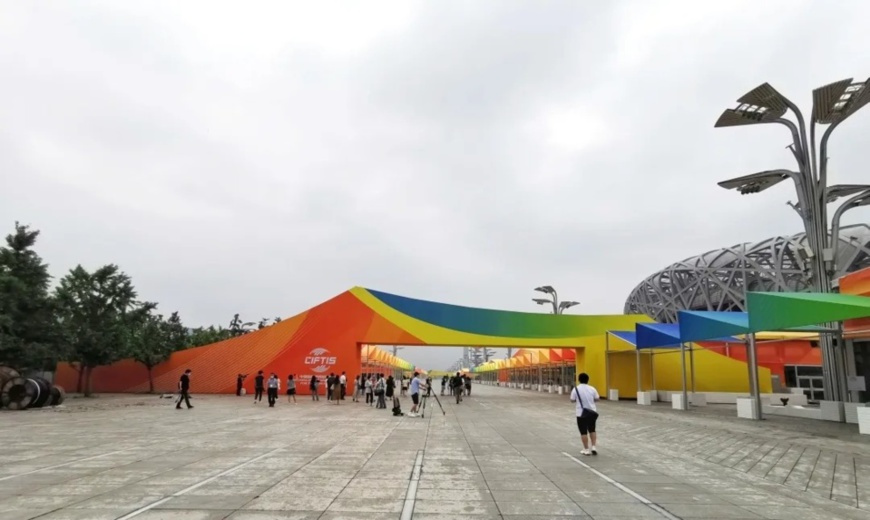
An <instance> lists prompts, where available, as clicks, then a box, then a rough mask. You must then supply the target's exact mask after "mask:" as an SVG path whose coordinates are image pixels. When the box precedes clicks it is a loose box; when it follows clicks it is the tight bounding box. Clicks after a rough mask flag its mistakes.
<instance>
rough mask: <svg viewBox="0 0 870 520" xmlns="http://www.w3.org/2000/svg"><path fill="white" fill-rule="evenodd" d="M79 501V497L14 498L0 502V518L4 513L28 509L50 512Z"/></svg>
mask: <svg viewBox="0 0 870 520" xmlns="http://www.w3.org/2000/svg"><path fill="white" fill-rule="evenodd" d="M81 500H82V498H81V497H77V496H67V495H59V496H51V495H32V496H22V495H19V496H14V497H10V498H7V499H4V500H0V518H3V516H2V515H3V514H5V513H4V511H6V512H8V511H24V510H30V509H34V510H37V509H39V510H43V509H44V510H48V511H52V510H55V509H58V508H61V507H68V506H70V505H71V504H75V503H76V502H78V501H81Z"/></svg>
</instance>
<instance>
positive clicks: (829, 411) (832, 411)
mask: <svg viewBox="0 0 870 520" xmlns="http://www.w3.org/2000/svg"><path fill="white" fill-rule="evenodd" d="M819 408H821V410H822V420H823V421H832V422H846V408H845V407H844V406H843V401H820V402H819Z"/></svg>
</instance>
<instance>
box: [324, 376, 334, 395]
mask: <svg viewBox="0 0 870 520" xmlns="http://www.w3.org/2000/svg"><path fill="white" fill-rule="evenodd" d="M334 386H335V373H333V372H330V373H329V375H328V376H326V400H327V401H331V400H332V387H334Z"/></svg>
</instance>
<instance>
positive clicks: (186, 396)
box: [175, 368, 193, 410]
mask: <svg viewBox="0 0 870 520" xmlns="http://www.w3.org/2000/svg"><path fill="white" fill-rule="evenodd" d="M191 373H192V371H191V370H190V369H189V368H188V369H187V370H185V371H184V373H183V374H181V377H180V378H179V379H178V402H177V403H175V409H176V410H181V401H184V404H186V405H187V409H188V410H190V409H191V408H193V405H192V404H190V374H191Z"/></svg>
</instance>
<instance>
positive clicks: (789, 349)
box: [701, 340, 822, 384]
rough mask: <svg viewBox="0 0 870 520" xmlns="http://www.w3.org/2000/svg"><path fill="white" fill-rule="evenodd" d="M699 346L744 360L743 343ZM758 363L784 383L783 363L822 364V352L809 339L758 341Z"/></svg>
mask: <svg viewBox="0 0 870 520" xmlns="http://www.w3.org/2000/svg"><path fill="white" fill-rule="evenodd" d="M701 346H703V347H704V348H706V349H707V350H712V351H713V352H716V353H719V354H722V355H728V356H730V357H732V358H734V359H737V360H740V361H743V362H744V363H745V362H746V347H744V346H743V344H737V345H731V346H729V347H727V348H726V346H725V344H724V343H712V342H710V343H707V342H705V343H701ZM757 347H758V364H759V365H760V366H763V367H765V368H768V369H770V372H771V374H773V375H778V376H779V377H780V382H782V384H785V365H816V366H821V364H822V353H821V350H820V349H818V348H813V347H812V346H811V345H810V342H809V341H805V340H791V341H777V342H770V343H765V342H763V341H762V342H759V343H758V344H757ZM726 352H727V353H726Z"/></svg>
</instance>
